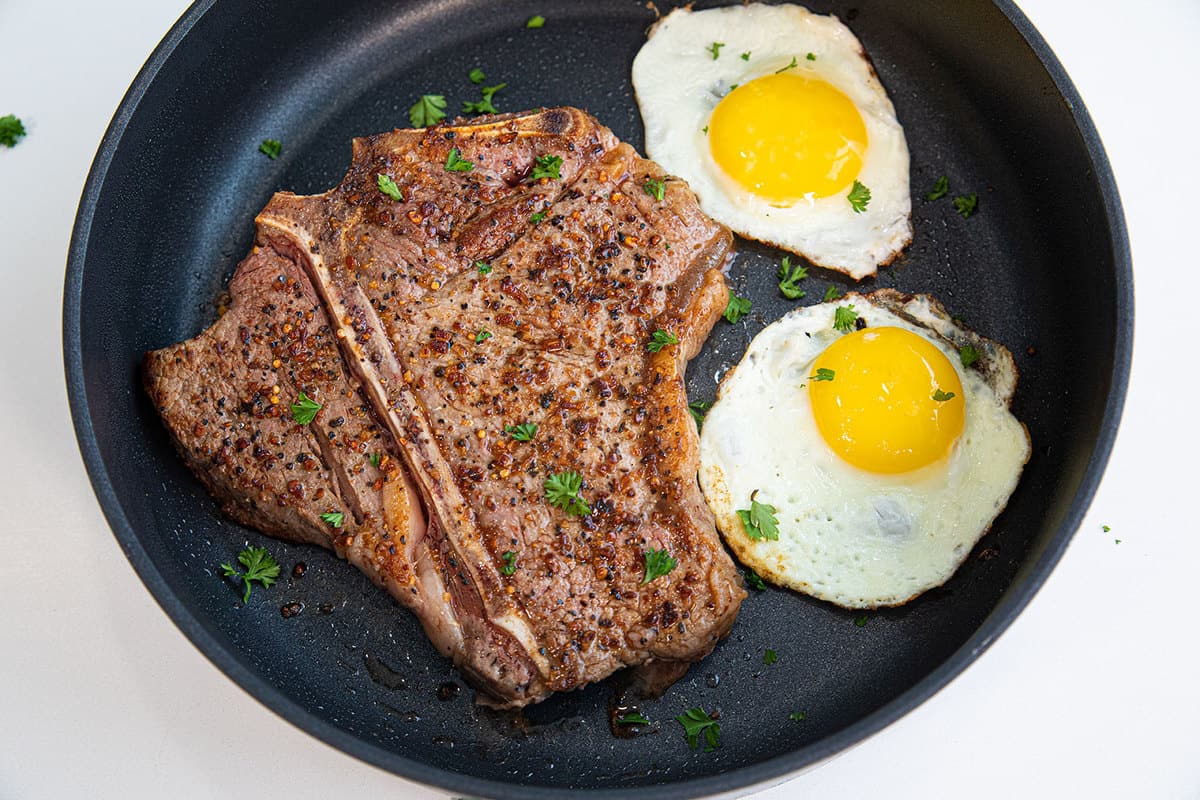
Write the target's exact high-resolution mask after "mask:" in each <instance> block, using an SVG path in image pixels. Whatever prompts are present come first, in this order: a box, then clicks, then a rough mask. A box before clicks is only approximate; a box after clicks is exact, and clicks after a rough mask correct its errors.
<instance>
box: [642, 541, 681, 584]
mask: <svg viewBox="0 0 1200 800" xmlns="http://www.w3.org/2000/svg"><path fill="white" fill-rule="evenodd" d="M644 557H645V559H646V574H645V576H644V577H643V578H642V586H645V585H646V584H647V583H649V582H650V581H652V580H655V579H656V578H661V577H662V576H663V575H666V574H667V573H668V572H670V571H671V570H673V569H675V565H677V564H678V563H679V561H678V559H674V558H671V554H670V553H668V552H667V549H666V548H665V547H664V548H663V549H662V550H647V551H646V552H645V553H644Z"/></svg>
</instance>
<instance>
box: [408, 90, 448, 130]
mask: <svg viewBox="0 0 1200 800" xmlns="http://www.w3.org/2000/svg"><path fill="white" fill-rule="evenodd" d="M445 118H446V98H445V97H443V96H442V95H440V94H423V95H421V99H420V100H418V101H417V102H416V103H414V104H413V107H412V108H410V109H409V110H408V120H409V122H411V123H412V126H413V127H414V128H428V127H429V126H430V125H437V124H438V123H439V122H441V121H442V120H444V119H445Z"/></svg>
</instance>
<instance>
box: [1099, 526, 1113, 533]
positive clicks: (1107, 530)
mask: <svg viewBox="0 0 1200 800" xmlns="http://www.w3.org/2000/svg"><path fill="white" fill-rule="evenodd" d="M1100 530H1102V531H1104V532H1105V533H1110V532H1111V531H1112V528H1110V527H1108V526H1107V525H1101V526H1100Z"/></svg>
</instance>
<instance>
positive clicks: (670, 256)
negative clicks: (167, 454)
mask: <svg viewBox="0 0 1200 800" xmlns="http://www.w3.org/2000/svg"><path fill="white" fill-rule="evenodd" d="M452 149H454V150H457V153H458V155H459V157H460V158H464V159H466V160H468V161H470V162H471V163H472V165H473V166H472V168H471V169H470V170H469V171H450V170H448V169H447V167H446V165H447V163H448V159H449V157H450V153H451V150H452ZM555 158H557V159H561V164H560V165H559V167H558V176H557V177H539V178H538V179H536V180H534V179H532V178H531V176H532V175H533V174H534V170H535V167H536V166H538V165H539V164H540V165H542V166H543V167H545V166H547V165H548V164H549V163H550V162H551V161H553V159H555ZM542 172H545V169H542V170H539V173H542ZM381 175H385V176H387V177H388V178H390V179H392V180H394V181H395V183H396V185H397V187H398V188H399V190H400V194H401V197H402V199H401V200H395V199H393V198H392V197H390V196H388V195H385V194H384V193H382V192H381V191H380V189H379V176H381ZM648 181H656V182H657V181H665V193H664V194H663V199H662V200H658V199H657V198H656V192H653V191H651V190H650V189H648V188H646V186H647V182H648ZM651 186H653V184H651ZM257 231H258V234H257V242H256V245H255V247H254V249H253V251H252V252H251V254H250V255H249V256H247V258H246V259H245V260H244V261H243V262H242V263H241V264H240V265H239V267H238V269H237V271H236V272H235V274H234V277H233V279H232V281H231V284H230V295H231V302H230V306H229V308H228V310H227V311H226V313H225V314H224V315H223V316H222V317H221V318H220V319H219V320H218V321H217V323H216V324H215V325H213V327H211V328H209V329H208V330H207V331H205V332H204V333H202V334H200V335H199V336H198V337H196V338H195V339H192V340H190V341H187V342H183V343H182V344H178V345H175V346H173V347H167V348H164V349H162V350H157V351H154V352H152V353H149V354H147V356H146V362H145V370H144V376H145V384H146V388H147V391H148V392H149V393H150V395H151V397H152V398H153V400H154V402H155V405H156V407H157V408H158V409H159V411H160V413H161V414H162V416H163V418H164V420H165V421H166V423H167V426H168V428H169V429H170V430H171V432H172V434H173V436H174V439H175V441H176V444H177V445H178V447H179V449H180V451H181V452H182V453H183V455H184V457H185V458H186V459H187V461H188V463H189V465H190V466H191V467H192V469H193V470H194V471H195V472H196V474H197V475H198V476H199V477H200V479H201V480H202V481H203V482H204V484H205V485H206V486H207V487H208V489H209V490H210V491H211V492H212V494H213V495H214V496H215V497H216V498H217V499H218V501H219V502H220V503H221V505H222V508H223V509H224V510H225V511H226V512H227V513H228V514H229V515H230V516H232V517H233V518H234V519H236V520H238V521H239V522H241V523H243V524H246V525H249V526H252V527H256V528H259V529H260V530H262V531H264V532H266V533H268V534H271V535H274V536H279V537H282V538H286V539H291V540H295V541H302V542H310V543H314V544H320V545H323V546H325V547H329V548H331V549H333V550H334V551H336V552H337V553H338V554H339V555H341V556H343V557H345V558H347V559H349V560H350V561H351V562H352V563H354V564H355V565H356V566H358V567H359V568H360V569H362V570H363V571H364V572H366V573H367V574H368V575H370V576H371V577H372V578H373V579H374V580H375V581H376V582H377V583H378V584H379V585H381V586H383V587H384V588H386V589H388V591H390V592H391V593H392V594H393V596H395V598H396V599H397V600H398V601H399V602H400V603H401V604H403V605H404V606H406V607H408V608H410V609H411V610H412V611H413V612H414V613H415V614H416V615H417V616H418V618H419V619H420V620H421V622H422V624H423V626H424V628H425V630H426V632H427V634H428V635H429V637H430V639H431V640H432V641H433V642H434V644H435V645H436V646H437V647H438V648H439V649H440V650H441V651H442V652H443V653H445V654H446V655H448V656H450V657H451V658H452V659H453V660H454V662H455V664H456V665H457V666H458V667H459V669H460V670H461V671H462V672H463V673H464V674H465V675H466V676H467V677H468V678H469V679H470V680H471V682H472V683H473V684H474V685H475V686H476V687H477V688H478V689H479V690H480V695H479V698H478V699H479V700H480V702H484V703H487V704H489V705H494V706H499V707H519V706H522V705H525V704H527V703H530V702H537V701H539V700H542V699H544V698H546V697H547V696H548V695H549V694H550V693H552V692H555V691H563V690H567V689H572V688H576V687H579V686H581V685H583V684H586V683H589V682H592V681H596V680H599V679H601V678H603V677H605V676H607V675H609V674H611V673H612V672H614V671H615V670H618V669H621V668H623V667H627V666H641V667H643V669H645V670H649V671H651V672H654V673H656V674H658V675H668V674H669V675H672V676H674V675H677V674H681V673H682V671H683V670H682V668H683V667H685V666H686V664H687V663H690V662H693V661H696V660H698V659H700V658H703V657H704V656H705V655H707V654H708V653H709V652H710V651H711V650H712V648H713V647H714V646H715V645H716V643H717V642H718V641H719V640H720V639H721V638H722V637H724V636H725V635H726V634H727V633H728V632H729V629H730V627H731V626H732V624H733V621H734V619H735V617H736V616H737V611H738V607H739V605H740V603H741V601H742V599H743V598H744V597H745V592H744V591H743V589H742V588H741V583H740V580H739V578H738V576H737V572H736V570H735V569H734V566H733V563H732V561H731V560H730V558H729V556H728V555H727V554H726V553H725V551H724V549H723V548H722V546H721V543H720V540H719V539H718V537H717V533H716V530H715V527H714V524H713V520H712V517H711V515H710V513H709V511H708V508H707V506H706V505H705V503H704V501H703V498H702V497H701V494H700V490H699V487H698V485H697V481H696V470H697V466H698V455H697V436H696V430H695V425H694V423H693V422H692V420H691V417H690V415H689V414H688V410H687V396H686V393H685V390H684V384H683V371H684V367H685V366H686V363H687V361H688V359H690V358H691V357H693V356H694V355H695V354H696V352H697V351H698V350H699V348H700V346H701V344H702V343H703V341H704V338H705V336H707V334H708V332H709V330H710V329H711V327H712V325H713V324H714V323H715V321H716V319H717V318H718V317H719V316H720V314H721V312H722V311H723V309H724V308H725V303H726V299H727V289H726V286H725V281H724V277H723V275H722V272H721V268H722V267H723V265H724V263H725V262H726V260H727V259H728V257H729V255H730V253H731V247H732V237H731V236H730V234H729V231H728V230H727V229H725V228H724V227H722V226H721V225H718V224H717V223H715V222H713V221H712V220H710V219H708V218H707V217H706V216H705V215H704V214H703V213H702V212H701V211H700V210H699V207H698V205H697V203H696V200H695V197H694V195H693V194H692V193H691V191H690V190H689V189H688V188H687V186H686V185H685V184H684V183H682V182H681V181H678V180H675V179H672V178H669V177H668V176H665V175H663V174H662V173H661V170H660V169H659V168H658V166H657V165H655V164H654V163H653V162H650V161H647V160H645V159H642V158H640V157H638V156H637V154H636V153H635V152H634V150H633V149H632V148H630V147H629V146H628V145H625V144H621V143H620V142H618V141H617V140H616V139H615V137H613V135H612V133H611V132H610V131H608V130H607V129H606V128H604V127H603V126H601V125H600V124H599V123H597V122H596V121H595V120H594V119H593V118H592V117H590V116H589V115H587V114H586V113H584V112H582V111H579V110H577V109H572V108H557V109H549V110H543V111H539V112H534V113H529V114H520V115H498V116H492V117H482V118H478V119H475V120H471V121H470V122H462V121H460V122H458V123H456V124H453V125H443V126H440V127H435V128H429V129H424V130H405V131H394V132H392V133H388V134H381V135H378V136H373V137H367V138H364V139H358V140H355V142H354V154H353V162H352V165H351V167H350V170H349V172H348V173H347V175H346V177H345V178H344V179H343V181H342V183H341V184H340V185H339V186H337V187H336V188H334V189H332V190H330V191H329V192H326V193H325V194H322V195H314V196H307V197H300V196H296V195H292V194H289V193H280V194H277V195H276V196H275V197H274V198H273V199H272V200H271V202H270V203H269V204H268V205H267V207H266V208H265V209H264V210H263V212H262V213H261V214H260V215H259V216H258V219H257ZM657 331H662V332H663V333H664V334H669V336H666V337H663V336H661V335H660V336H659V339H662V338H666V339H667V340H668V341H670V340H671V339H672V338H673V339H675V340H677V341H678V343H677V344H668V345H666V346H665V347H662V348H661V349H659V350H658V351H657V352H651V350H650V348H649V347H648V345H649V344H650V343H651V342H652V341H653V340H654V337H655V333H656V332H657ZM301 393H304V395H305V396H306V397H308V398H310V399H312V400H313V401H315V402H317V403H320V404H321V408H320V410H319V411H318V412H317V414H316V417H315V419H314V420H313V421H312V422H311V423H309V424H300V423H299V422H297V421H296V420H295V419H294V417H293V414H292V412H291V410H290V407H291V405H292V404H293V403H295V402H297V400H298V398H299V397H300V394H301ZM518 425H524V426H529V425H536V426H537V430H536V433H535V434H534V435H533V436H532V438H530V440H529V441H519V440H517V439H515V438H514V437H513V436H512V433H511V432H512V431H513V430H514V429H515V426H518ZM526 430H528V428H527V429H526ZM522 438H524V437H522ZM567 472H576V473H578V474H579V475H580V476H581V477H582V488H581V490H580V492H579V496H580V497H581V498H582V500H583V504H584V505H586V511H587V513H582V514H580V513H578V512H581V511H582V510H583V508H582V506H577V507H576V508H575V509H574V511H575V512H576V513H568V512H567V511H564V510H561V509H560V508H558V507H555V506H553V505H551V504H550V503H549V502H548V501H547V498H546V490H545V488H544V484H545V482H546V481H547V479H549V478H550V477H551V476H554V475H561V474H562V473H567ZM331 512H332V513H338V512H340V513H341V515H342V516H341V525H340V527H334V525H333V523H331V522H330V521H329V520H330V519H331V518H332V519H335V520H336V519H337V518H336V517H331V516H330V514H331ZM322 515H324V516H322ZM652 550H666V551H668V552H669V553H670V555H671V556H672V557H673V558H675V559H676V560H677V565H676V566H675V568H674V569H673V570H672V571H670V572H669V573H668V574H666V575H664V576H662V577H659V578H656V579H655V580H653V581H650V582H644V578H645V577H646V575H645V559H646V554H647V553H649V552H650V551H652Z"/></svg>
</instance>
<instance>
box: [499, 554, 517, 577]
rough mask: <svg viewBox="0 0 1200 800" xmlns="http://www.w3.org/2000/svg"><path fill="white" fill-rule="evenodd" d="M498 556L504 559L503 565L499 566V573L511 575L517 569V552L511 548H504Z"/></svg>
mask: <svg viewBox="0 0 1200 800" xmlns="http://www.w3.org/2000/svg"><path fill="white" fill-rule="evenodd" d="M500 558H502V559H504V566H503V567H501V568H500V574H501V575H512V574H513V573H514V572H516V571H517V554H516V553H514V552H513V551H512V550H505V551H504V552H503V553H501V554H500Z"/></svg>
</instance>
